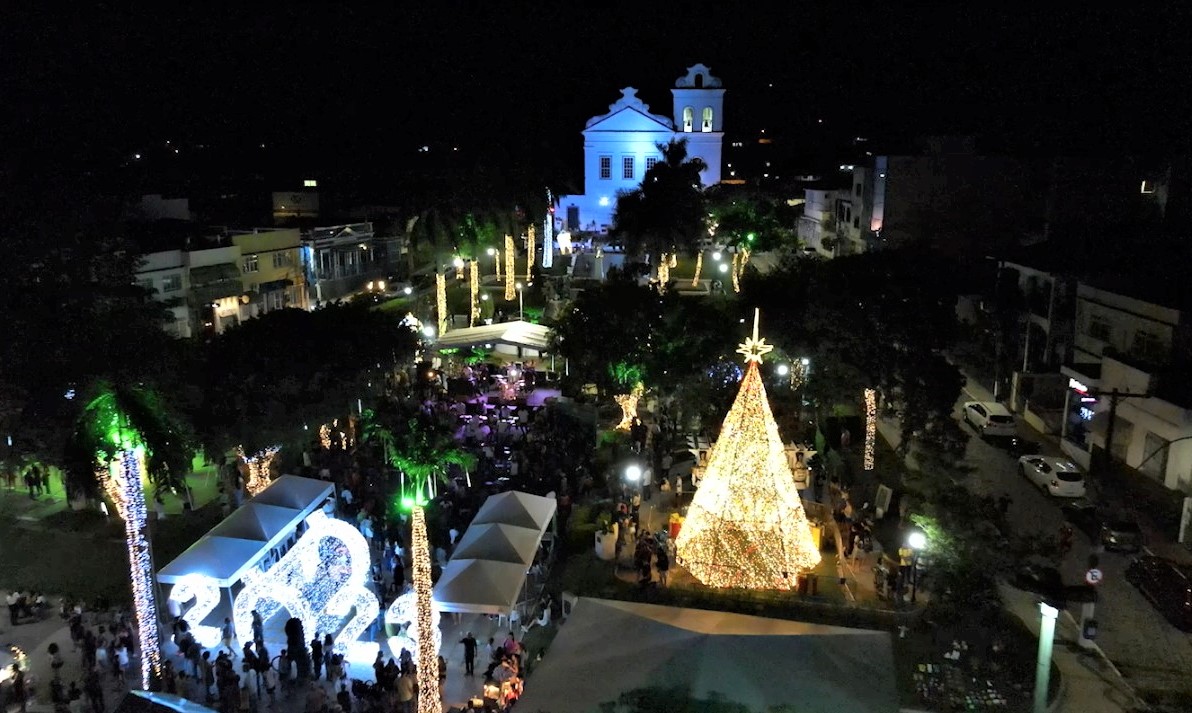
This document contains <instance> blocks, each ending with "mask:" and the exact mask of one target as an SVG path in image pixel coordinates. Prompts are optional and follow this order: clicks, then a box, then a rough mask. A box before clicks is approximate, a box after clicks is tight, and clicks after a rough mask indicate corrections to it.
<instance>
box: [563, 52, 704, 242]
mask: <svg viewBox="0 0 1192 713" xmlns="http://www.w3.org/2000/svg"><path fill="white" fill-rule="evenodd" d="M671 94H673V95H674V111H673V112H672V114H671V116H662V115H660V114H652V113H650V105H649V104H645V103H644V102H642V100H641V99H639V98H638V97H637V90H636V89H634V88H633V87H626V88H625V89H622V90H621V98H620V99H618V100H617V101H615V102H613V103H612V104H610V105H609V107H608V113H607V114H602V115H600V116H594V117H592V118H591V119H589V120H588V123H587V124H586V125H585V126H584V131H583V134H584V193H583V195H573V196H559V198H558V207H557V208H556V210H555V223H556V226H555V227H556V229H560V230H570V231H576V230H584V231H591V232H595V233H604V232H606V231H608V229H609V228H610V227H611V226H612V222H613V210H614V209H615V208H616V205H617V193H619V192H621V191H631V190H633V189H635V188H637V187H638V186H639V185H640V184H641V182H642V179H643V178H644V177H645V175H646V171H648V170H650V168H652V167H653V166H654V164H655V163H657V162H658V161H661V160H662V152H661V151H660V150H659V149H658V145H659V144H663V145H665V144H666V143H668V142H669V141H670V140H671V139H680V138H685V139H687V155H688V157H691V158H695V157H698V158H700V159H703V161H704V163H705V164H707V166H708V168H707V169H706V170H705V171H703V173H702V174H700V177H701V180H702V182H703V184H704V186H705V187H707V186H711V185H715V184H717V183H719V182H720V166H721V144H722V142H723V140H724V86H723V84H721V82H720V80H719V79H718V78H716V77H714V76H712V73H711V70H709V69H708V68H707V67H705V66H704V65H702V64H697V65H694V66H691V67H688V68H687V73H686V74H684V75H683V76H682V77H679V78H678V79H677V80H675V86H674V88H672V89H671Z"/></svg>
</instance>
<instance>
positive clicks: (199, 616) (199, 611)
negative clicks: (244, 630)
mask: <svg viewBox="0 0 1192 713" xmlns="http://www.w3.org/2000/svg"><path fill="white" fill-rule="evenodd" d="M220 598H221V597H220V593H219V584H218V583H217V582H216V581H215V580H214V579H211V578H210V577H208V576H206V575H202V574H191V575H188V576H187V577H186V578H185V579H183V580H182V581H181V582H178V583H177V584H175V585H174V587H173V588H172V589H171V590H170V596H169V600H170V601H171V602H174V603H175V604H178V605H180V606H181V605H183V604H186V603H187V602H189V601H191V600H192V599H193V600H194V602H195V603H194V605H193V606H191V607H190V608H189V609H187V610H186V612H185V613H183V615H182V619H183V621H185V622H186V623H187V625H188V626H189V627H190V633H191V634H193V635H194V637H195V641H198V642H199V644H201V645H202V646H204V647H206V648H209V649H211V648H215V647H216V646H218V645H219V640H220V638H221V632H220V630H219V627H218V626H206V625H204V624H203V620H204V619H206V618H207V615H208V614H210V613H211V612H213V611H215V608H216V607H217V606H219V600H220Z"/></svg>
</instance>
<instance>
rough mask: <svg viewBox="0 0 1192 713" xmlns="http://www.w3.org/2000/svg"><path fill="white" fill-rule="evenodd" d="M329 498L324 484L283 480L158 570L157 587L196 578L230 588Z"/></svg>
mask: <svg viewBox="0 0 1192 713" xmlns="http://www.w3.org/2000/svg"><path fill="white" fill-rule="evenodd" d="M334 493H335V487H334V486H333V485H331V484H330V483H327V482H324V481H321V480H313V479H311V478H301V477H299V476H296V475H283V476H282V477H280V478H278V479H277V480H275V481H273V482H272V483H270V484H269V487H268V488H266V489H265V490H264V491H262V492H261V493H260V494H258V495H257V496H256V497H254V498H253V499H252V500H250V501H248V502H247V503H245V504H244V505H242V506H241V507H239V508H237V509H236V511H235V512H233V513H232V514H231V515H229V516H228V517H226V518H224V519H223V520H222V521H221V522H220V523H219V524H218V525H216V526H215V527H213V528H211V531H210V532H208V533H207V534H206V535H204V536H203V537H200V538H199V540H198V541H197V542H195V543H194V544H193V545H191V546H190V547H188V548H187V549H186V551H185V552H183V553H182V554H181V555H179V556H178V557H177V559H175V560H174V561H173V562H171V563H169V564H168V565H166V566H165V567H163V568H162V569H161V570H160V571H159V572H158V573H157V581H159V582H161V583H163V584H177V583H178V582H180V581H182V580H183V579H185V578H187V577H189V576H193V575H201V576H204V577H209V578H211V579H213V580H215V581H216V583H217V584H218V585H219V586H220V587H230V586H232V585H233V584H235V583H236V582H238V581H240V578H241V577H243V576H244V573H245V572H247V571H248V570H249V569H250V568H252V567H254V566H256V564H257V563H258V562H260V561H261V558H262V557H264V556H265V555H266V554H268V553H269V551H270V550H272V549H273V548H274V547H276V546H277V545H279V544H280V543H281V542H283V541H284V540H286V538H288V537H289V536H290V535H292V534H293V533H294V530H295V529H296V528H297V527H298V523H300V522H302V521H303V520H305V519H306V518H307V517H309V516H310V514H311V513H312V512H314V511H315V510H317V509H319V508H320V507H322V506H323V503H324V502H326V500H327V498H329V497H333V496H334Z"/></svg>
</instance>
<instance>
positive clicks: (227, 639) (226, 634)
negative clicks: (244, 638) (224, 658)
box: [219, 616, 236, 658]
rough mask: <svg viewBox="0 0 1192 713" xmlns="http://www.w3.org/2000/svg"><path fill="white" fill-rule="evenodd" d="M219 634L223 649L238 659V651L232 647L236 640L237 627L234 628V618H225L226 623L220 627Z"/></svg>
mask: <svg viewBox="0 0 1192 713" xmlns="http://www.w3.org/2000/svg"><path fill="white" fill-rule="evenodd" d="M219 633H220V638H221V643H222V644H223V647H224V648H225V649H227V650H228V654H229V655H230V656H231V657H232V658H236V649H235V647H233V646H232V642H233V641H235V640H236V627H234V626H232V617H230V616H225V617H224V623H223V626H221V627H220V631H219Z"/></svg>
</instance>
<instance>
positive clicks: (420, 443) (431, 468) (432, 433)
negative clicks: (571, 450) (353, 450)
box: [364, 412, 476, 713]
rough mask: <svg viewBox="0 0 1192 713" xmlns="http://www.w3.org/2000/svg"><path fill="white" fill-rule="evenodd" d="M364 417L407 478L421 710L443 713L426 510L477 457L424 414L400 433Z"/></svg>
mask: <svg viewBox="0 0 1192 713" xmlns="http://www.w3.org/2000/svg"><path fill="white" fill-rule="evenodd" d="M365 419H366V424H367V425H366V428H365V431H364V433H365V438H366V439H369V440H373V441H374V442H376V443H379V444H380V445H381V449H382V453H383V456H384V458H385V460H386V461H387V462H388V463H389V465H391V466H393V467H394V468H395V469H397V470H398V471H399V472H400V473H401V474H402V483H401V495H400V497H399V500H398V505H399V507H401V509H403V510H407V511H409V512H410V514H411V519H412V528H411V529H412V531H411V537H410V543H411V545H410V550H411V555H412V559H413V578H414V592H415V595H416V597H417V607H416V612H415V615H416V617H417V620H418V647H417V649H418V650H417V652H416V654H417V657H418V711H419V713H439V712H440V711H441V710H442V700H441V698H440V696H439V664H438V653H439V652H438V650H437V649H436V648H435V641H434V623H433V621H432V616H433V610H432V607H433V602H432V601H431V562H430V540H429V538H428V537H427V533H426V512H425V508H426V505H427V503H428V502H430V499H431V498H433V497H435V495H436V494H437V489H438V484H439V483H440V482H443V481H445V480H446V479H447V473H448V470H449V468H450V467H451V466H453V465H454V466H458V467H460V468H462V469H464V470H465V471H468V470H471V469H472V468H474V467H475V466H476V456H474V455H472V454H471V453H469V452H467V451H465V450H463V449H462V448H460V447H459V446H458V445H456V443H455V441H454V440H453V439H452V437H451V432H450V431H449V430H448V429H446V428H443V427H442V426H441V425H440V424H438V423H436V422H434V421H432V420H431V419H430V417H429V416H427V415H425V414H420V415H419V416H418V417H415V418H413V419H410V420H409V421H407V422H406V424H405V425H406V428H405V429H403V430H402V431H401V432H400V433H397V434H395V433H394V432H393V431H392V430H391V429H389V428H386V427H385V426H384V425H382V424H381V423H379V422H378V421H377V420H376V418H375V416H374V414H372V413H371V412H370V413H367V414H366V415H365Z"/></svg>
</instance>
